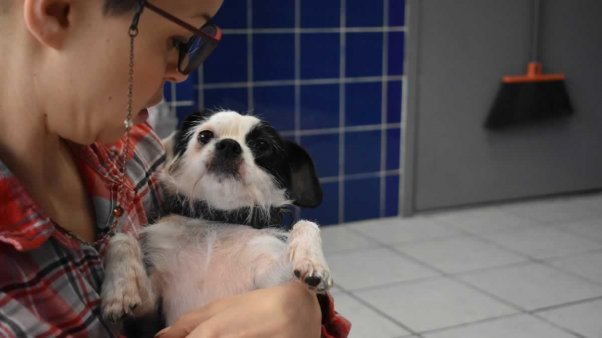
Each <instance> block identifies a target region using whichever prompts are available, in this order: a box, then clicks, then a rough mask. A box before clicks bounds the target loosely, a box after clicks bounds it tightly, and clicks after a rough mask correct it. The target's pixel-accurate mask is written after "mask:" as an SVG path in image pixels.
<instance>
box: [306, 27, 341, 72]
mask: <svg viewBox="0 0 602 338" xmlns="http://www.w3.org/2000/svg"><path fill="white" fill-rule="evenodd" d="M339 55H340V48H339V34H335V33H314V34H312V33H309V34H303V35H302V36H301V78H302V79H312V78H313V79H316V78H318V79H319V78H338V77H339V73H340V72H339V63H340V59H341V58H340V57H339Z"/></svg>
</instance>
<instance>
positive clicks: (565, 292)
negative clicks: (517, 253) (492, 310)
mask: <svg viewBox="0 0 602 338" xmlns="http://www.w3.org/2000/svg"><path fill="white" fill-rule="evenodd" d="M459 278H460V279H462V280H464V281H466V282H468V283H470V284H472V285H474V286H476V287H478V288H479V289H481V290H486V291H487V292H489V293H491V294H493V295H495V296H497V297H499V298H500V299H503V300H506V301H508V302H510V303H512V304H515V305H517V306H519V307H521V308H522V309H526V310H534V309H539V308H543V307H548V306H554V305H559V304H564V303H568V302H573V301H578V300H583V299H587V298H593V297H597V296H602V287H601V286H600V285H597V284H594V283H590V282H587V281H584V280H582V279H580V278H578V277H575V276H573V275H570V274H568V273H565V272H562V271H559V270H557V269H554V268H550V267H547V266H545V265H542V264H537V263H529V264H524V265H518V266H511V267H503V268H499V269H492V270H487V271H481V272H474V273H468V274H466V275H462V276H459Z"/></svg>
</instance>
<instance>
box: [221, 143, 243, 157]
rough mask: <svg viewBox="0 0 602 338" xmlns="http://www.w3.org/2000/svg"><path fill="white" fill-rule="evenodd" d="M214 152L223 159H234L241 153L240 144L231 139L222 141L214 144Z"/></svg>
mask: <svg viewBox="0 0 602 338" xmlns="http://www.w3.org/2000/svg"><path fill="white" fill-rule="evenodd" d="M215 150H216V151H217V152H218V153H219V154H220V155H222V156H225V157H236V156H238V155H240V154H241V153H242V148H241V147H240V144H238V142H236V141H235V140H233V139H231V138H226V139H223V140H221V141H219V142H217V143H216V144H215Z"/></svg>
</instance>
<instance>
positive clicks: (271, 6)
mask: <svg viewBox="0 0 602 338" xmlns="http://www.w3.org/2000/svg"><path fill="white" fill-rule="evenodd" d="M239 1H241V0H239ZM254 4H256V5H254V6H253V27H254V28H282V27H295V2H294V1H292V0H261V1H260V2H257V1H256V2H254Z"/></svg>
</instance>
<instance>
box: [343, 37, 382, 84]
mask: <svg viewBox="0 0 602 338" xmlns="http://www.w3.org/2000/svg"><path fill="white" fill-rule="evenodd" d="M346 47H347V51H346V53H345V54H346V57H347V60H346V61H347V63H346V74H347V76H350V77H353V76H379V75H382V58H383V36H382V33H349V34H347V40H346Z"/></svg>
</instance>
